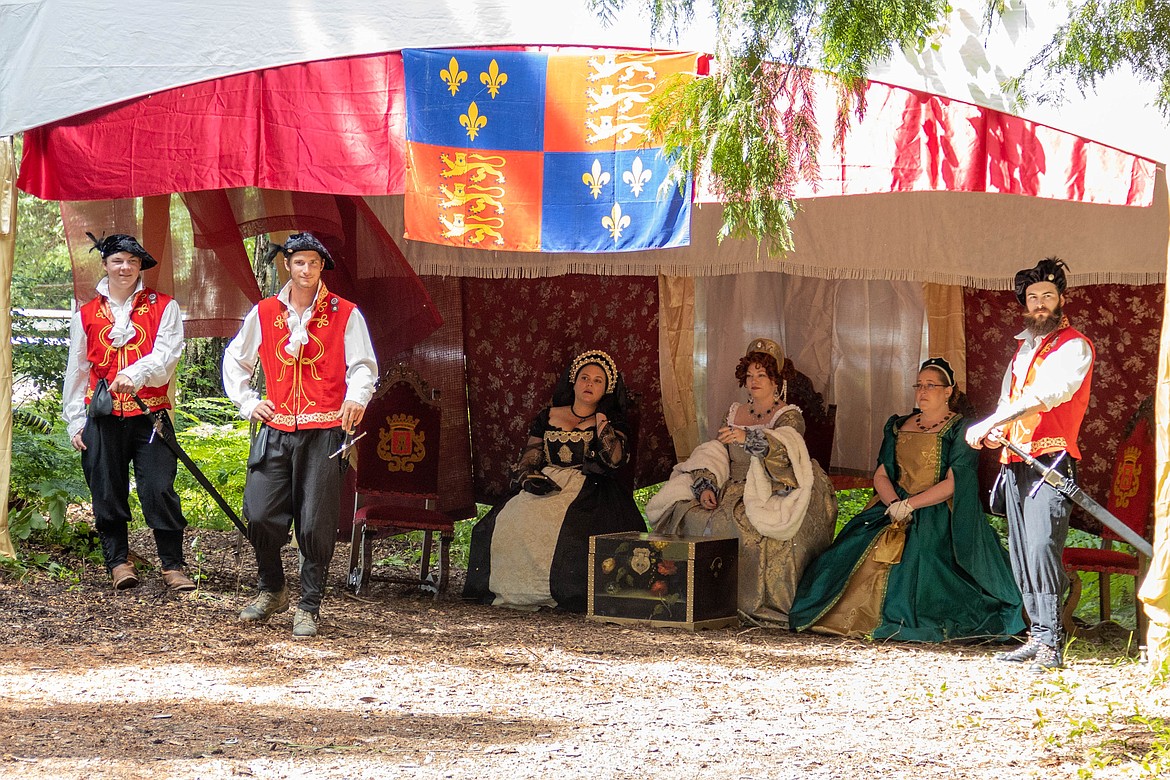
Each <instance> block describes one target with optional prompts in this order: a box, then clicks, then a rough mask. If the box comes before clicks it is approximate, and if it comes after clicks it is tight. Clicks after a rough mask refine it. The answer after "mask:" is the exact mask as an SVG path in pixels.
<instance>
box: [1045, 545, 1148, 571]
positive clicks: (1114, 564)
mask: <svg viewBox="0 0 1170 780" xmlns="http://www.w3.org/2000/svg"><path fill="white" fill-rule="evenodd" d="M1061 560H1062V561H1063V562H1064V567H1065V568H1066V569H1080V570H1081V571H1099V572H1103V573H1105V574H1129V575H1132V576H1135V577H1136V576H1137V573H1138V563H1137V557H1136V556H1134V555H1126V554H1125V553H1123V552H1118V551H1117V550H1098V549H1094V548H1092V547H1066V548H1064V555H1062V556H1061Z"/></svg>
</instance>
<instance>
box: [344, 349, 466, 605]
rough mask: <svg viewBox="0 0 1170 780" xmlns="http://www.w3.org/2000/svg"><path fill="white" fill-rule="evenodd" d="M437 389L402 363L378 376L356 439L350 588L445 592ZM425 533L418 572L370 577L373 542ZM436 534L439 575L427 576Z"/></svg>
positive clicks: (450, 534) (447, 545) (446, 535)
mask: <svg viewBox="0 0 1170 780" xmlns="http://www.w3.org/2000/svg"><path fill="white" fill-rule="evenodd" d="M440 421H441V414H440V409H439V403H438V391H432V390H431V389H430V388H429V387H428V386H427V383H426V382H424V381H423V380H422V378H421V377H419V375H418V374H417V373H416V372H415V371H414V370H412V369H411V368H409V367H408V366H405V365H402V364H399V365H396V366H394V367H393V368H391V369H390V370H389V371H387V372H386V373H385V374H383V375H382V378H381V379H380V380H379V381H378V390H377V391H376V393H375V394H374V398H373V400H371V401H370V404H369V406H367V407H366V413H365V417H364V418H363V420H362V424H361V426H360V430H359V433H365V436H363V437H362V438H361V439H359V440H358V441H357V443H356V444H355V447H356V449H357V469H356V472H357V475H356V481H355V484H356V496H355V502H354V509H355V511H354V515H353V531H352V532H351V537H350V542H351V544H350V554H349V577H348V581H347V584H348V585H349V586H350V587H351V588H352V589H353V591H354V592H355V593H361V592H362V591H363V590H365V589H366V588H367V587H368V585H369V582H370V580H371V579H377V580H382V581H387V582H404V583H410V584H416V585H418V586H420V587H421V588H422V589H423V590H426V591H429V592H432V593H434V595H435V597H436V598H437V597H438V595H439V594H440V593H443V592H444V591H445V590H446V589H447V582H448V575H449V570H450V559H451V540H452V539H454V538H455V520H454V518H452V517H450V516H448V515H446V514H444V513H442V512H440V511H438V510H437V509H436V508H435V504H436V501H437V500H438V484H439V430H440V426H439V424H440ZM411 531H422V532H423V549H422V561H421V563H420V566H419V575H418V577H409V578H407V577H401V576H397V577H395V576H378V577H373V576H372V574H371V569H372V567H373V561H374V556H373V543H374V540H375V539H378V538H383V537H387V536H395V535H398V534H405V533H410V532H411ZM436 533H437V534H438V535H439V572H438V579H437V580H436V579H435V576H434V575H433V574H432V573H431V557H432V550H433V542H432V538H433V535H434V534H436Z"/></svg>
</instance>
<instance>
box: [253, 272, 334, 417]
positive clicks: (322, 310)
mask: <svg viewBox="0 0 1170 780" xmlns="http://www.w3.org/2000/svg"><path fill="white" fill-rule="evenodd" d="M353 310H354V304H352V303H350V302H349V301H347V300H345V299H344V298H341V297H339V296H337V295H334V294H333V293H331V292H329V290H327V289H326V288H325V285H321V291H320V293H319V294H318V295H317V300H316V302H315V303H314V304H313V307H312V309H311V310H310V311H307V312H306V313H305V316H306V317H307V318H308V320H307V321H306V322H305V331H306V332H307V333H308V336H309V341H308V343H307V344H304V345H302V346H301V349H300V352H299V353H298V354H297V356H295V357H294V356H292V355H290V354H288V352H287V351H285V348H284V346H285V344H287V343H288V340H289V335H290V334H289V329H288V311H287V309H286V307H285V305H284V302H283V301H281V300H280V299H279V298H275V297H273V298H265V299H264V300H262V301H260V303H259V304H258V305H257V314H258V315H259V318H260V364H261V365H262V366H263V367H264V381H265V386H266V388H267V393H268V399H269V400H270V401H272V402H273V403H274V404H276V411H275V413H274V414H273V415H272V418H271V419H269V420H268V421H267V424H268V425H271V426H272V427H273V428H276V429H277V430H281V431H295V430H299V429H304V428H336V427H337V426H339V425H340V424H341V405H342V403H343V402H344V401H345V391H346V383H345V374H346V362H345V328H346V325H347V324H348V323H349V317H350V314H351V313H352V312H353Z"/></svg>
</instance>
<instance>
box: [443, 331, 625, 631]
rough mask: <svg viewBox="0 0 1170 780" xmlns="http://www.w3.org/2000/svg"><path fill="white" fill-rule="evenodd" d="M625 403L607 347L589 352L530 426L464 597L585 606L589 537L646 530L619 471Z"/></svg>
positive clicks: (525, 605)
mask: <svg viewBox="0 0 1170 780" xmlns="http://www.w3.org/2000/svg"><path fill="white" fill-rule="evenodd" d="M625 406H626V392H625V387H624V385H623V383H622V379H621V375H620V374H619V373H618V370H617V366H615V365H614V362H613V359H612V358H611V357H610V356H609V355H608V354H606V353H605V352H602V351H600V350H590V351H588V352H583V353H582V354H580V355H578V356H577V357H576V358H575V359H574V360H573V362H572V363H571V364H570V365H569V367H568V368H566V369H565V372H564V373H563V374H562V376H561V379H560V381H559V382H558V383H557V387H556V389H555V390H554V391H553V400H552V405H551V406H549V407H547V408H545V409H544V410H542V411H541V412H540V413H539V414H538V415H537V416H536V419H535V420H534V421H533V422H532V425H531V427H530V428H529V431H528V436H529V438H528V444H527V446H526V447H525V448H524V451H523V452H522V453H521V456H520V460H519V462H518V463H517V464H516V466H515V467H514V468H513V472H512V482H511V484H512V490H513V494H512V496H511V497H510V498H509V499H508V500H507V501H505V502H504V503H503V504H500V505H498V506H496V507H495V508H494V509H493V510H492V511H491V512H489V513H488V514H487V515H485V516H484V518H483V519H482V520H480V521H479V522H478V523H477V524H476V526H475V528H474V529H473V530H472V533H471V551H470V556H469V561H468V567H467V584H466V585H465V586H464V588H463V597H464V598H465V599H470V600H475V601H482V602H484V603H486V604H494V605H496V606H506V607H513V608H516V609H527V610H536V609H539V608H540V607H542V606H549V607H558V608H561V609H565V610H569V611H573V612H584V611H585V606H586V603H587V588H588V567H589V537H590V536H593V535H595V534H609V533H618V532H621V531H645V530H646V522H645V520H644V519H643V517H642V515H641V513H640V512H639V511H638V507H637V505H636V504H635V503H634V498H633V496H632V495H630V492H629V491H628V490H626V489H624V488H623V487H622V486H621V485H620V484H619V483H618V481H617V479H616V478H615V477H616V473H617V471H618V469H619V468H620V467H621V466H622V465H623V464H624V463H625V462H626V460H627V459H628V457H629V450H628V446H627V443H628V432H627V430H626V422H625Z"/></svg>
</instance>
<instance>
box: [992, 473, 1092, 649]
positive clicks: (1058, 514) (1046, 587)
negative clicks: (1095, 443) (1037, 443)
mask: <svg viewBox="0 0 1170 780" xmlns="http://www.w3.org/2000/svg"><path fill="white" fill-rule="evenodd" d="M1060 454H1061V453H1052V454H1050V455H1044V456H1041V457H1040V458H1037V460H1039V461H1041V462H1043V463H1046V464H1048V465H1051V463H1052V461H1053V460H1055V459H1056V457H1057V456H1059V455H1060ZM1075 463H1076V461H1074V460H1073V459H1072V458H1069V457H1067V456H1066V457H1065V458H1064V460H1063V461H1061V463H1060V465H1059V466H1058V467H1057V471H1059V472H1060V473H1061V474H1064V475H1066V476H1068V475H1069V474H1070V470H1071V473H1073V474H1075ZM1001 478H1002V479H1003V480H1004V485H1003V487H1004V490H1005V495H1006V498H1007V505H1006V509H1007V526H1008V558H1009V560H1010V561H1011V565H1012V574H1013V575H1014V576H1015V579H1016V584H1017V585H1019V586H1020V593H1021V595H1023V597H1024V609H1025V610H1026V611H1027V613H1028V618H1029V619H1030V620H1031V621H1032V624H1031V635H1032V636H1033V637H1035V638H1036V639H1039V640H1040V641H1041V642H1043V643H1044V644H1046V645H1048V646H1049V647H1057V648H1058V647H1060V642H1061V623H1060V614H1061V606H1062V605H1063V603H1064V592H1065V590H1066V589H1067V588H1068V575H1067V574H1065V571H1064V565H1063V564H1062V563H1061V555H1062V553H1063V552H1064V544H1065V541H1066V540H1067V538H1068V518H1069V514H1070V513H1071V512H1072V501H1070V500H1069V499H1068V498H1065V497H1064V496H1063V495H1061V494H1060V492H1058V491H1057V490H1056V488H1054V487H1052V486H1051V485H1049V484H1047V483H1043V482H1042V480H1043V478H1042V477H1041V476H1040V474H1039V473H1038V472H1037V471H1036V470H1035V469H1033V468H1032V467H1031V466H1029V465H1028V464H1026V463H1011V464H1009V465H1008V466H1007V467H1006V468H1004V469H1003V471H1002V473H1001ZM1037 482H1042V484H1041V485H1040V487H1039V488H1038V489H1037V490H1036V495H1035V496H1029V493H1030V492H1031V491H1032V489H1033V487H1035V485H1036V483H1037Z"/></svg>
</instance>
